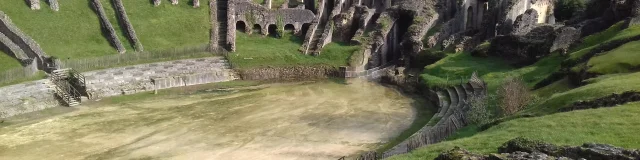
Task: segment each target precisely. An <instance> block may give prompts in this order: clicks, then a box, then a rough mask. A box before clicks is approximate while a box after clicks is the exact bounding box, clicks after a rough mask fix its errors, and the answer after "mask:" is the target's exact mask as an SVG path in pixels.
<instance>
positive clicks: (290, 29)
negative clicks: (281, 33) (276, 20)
mask: <svg viewBox="0 0 640 160" xmlns="http://www.w3.org/2000/svg"><path fill="white" fill-rule="evenodd" d="M284 30H285V31H287V32H293V31H295V30H296V27H295V26H294V25H293V24H286V25H284Z"/></svg>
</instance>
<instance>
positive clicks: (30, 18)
mask: <svg viewBox="0 0 640 160" xmlns="http://www.w3.org/2000/svg"><path fill="white" fill-rule="evenodd" d="M136 1H138V0H136ZM127 2H128V1H127ZM141 2H142V1H141ZM145 2H148V1H145ZM59 4H60V11H58V12H54V11H52V10H51V9H49V6H48V5H47V4H46V3H44V1H42V2H41V4H40V5H41V9H40V10H38V11H33V10H31V9H29V6H27V4H26V3H25V1H22V0H3V1H0V10H2V11H3V12H5V13H6V14H7V15H8V16H9V17H10V18H11V20H12V21H13V23H15V24H16V25H17V26H18V27H19V28H20V29H21V30H22V31H23V32H24V33H25V34H27V35H29V36H30V37H31V38H33V39H34V40H35V41H36V42H38V43H39V44H40V46H41V47H42V49H43V50H44V51H45V52H46V53H47V54H49V55H50V56H57V57H59V58H71V57H73V58H85V57H95V56H101V55H107V54H116V53H117V51H116V50H115V49H114V48H113V47H111V46H110V45H109V42H107V39H106V38H105V37H104V36H103V35H102V33H101V31H100V21H99V20H98V16H97V15H96V14H95V13H94V12H93V11H92V9H91V7H89V6H90V4H89V1H87V0H68V1H59ZM105 7H106V4H105Z"/></svg>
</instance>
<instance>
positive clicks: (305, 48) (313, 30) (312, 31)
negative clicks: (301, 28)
mask: <svg viewBox="0 0 640 160" xmlns="http://www.w3.org/2000/svg"><path fill="white" fill-rule="evenodd" d="M325 3H327V0H319V2H318V5H319V6H318V11H317V13H316V15H317V16H315V18H314V19H313V21H312V23H311V26H309V29H308V30H307V33H306V34H305V37H304V42H303V43H302V46H301V47H300V51H302V53H303V54H309V50H310V49H311V48H312V45H314V44H310V43H311V42H313V38H314V37H315V35H316V34H321V33H319V31H317V30H318V24H319V23H320V20H321V18H322V15H323V14H324V6H325Z"/></svg>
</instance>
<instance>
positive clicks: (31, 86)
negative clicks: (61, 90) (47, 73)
mask: <svg viewBox="0 0 640 160" xmlns="http://www.w3.org/2000/svg"><path fill="white" fill-rule="evenodd" d="M48 83H51V82H50V81H49V80H48V79H43V80H38V81H32V82H26V83H21V84H16V85H11V86H6V87H2V88H0V93H2V95H3V96H0V118H6V117H11V116H15V115H19V114H24V113H29V112H34V111H39V110H43V109H46V108H52V107H57V106H60V104H59V103H58V101H57V100H56V99H55V95H54V94H53V91H52V90H51V89H49V87H48Z"/></svg>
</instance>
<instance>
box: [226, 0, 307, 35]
mask: <svg viewBox="0 0 640 160" xmlns="http://www.w3.org/2000/svg"><path fill="white" fill-rule="evenodd" d="M230 3H233V4H234V5H233V8H234V10H233V12H232V13H233V15H231V16H233V17H234V19H233V27H231V28H232V29H234V30H235V28H236V27H235V22H237V21H243V22H245V24H257V25H260V28H261V30H262V32H263V33H262V34H265V35H266V34H267V28H268V26H269V25H272V24H277V18H278V17H282V20H283V21H284V24H285V25H287V24H292V25H293V26H294V27H295V29H296V30H299V29H300V28H302V25H303V24H305V23H311V22H312V21H313V20H314V19H315V15H314V14H313V12H311V11H310V10H306V9H298V8H285V9H278V10H271V9H267V8H265V7H262V6H260V5H256V4H253V3H251V2H246V1H240V2H230ZM230 8H231V6H230ZM247 16H252V17H247ZM248 18H249V19H248ZM249 20H252V21H253V22H249ZM249 27H251V28H253V26H249ZM278 27H281V28H284V26H278Z"/></svg>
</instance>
